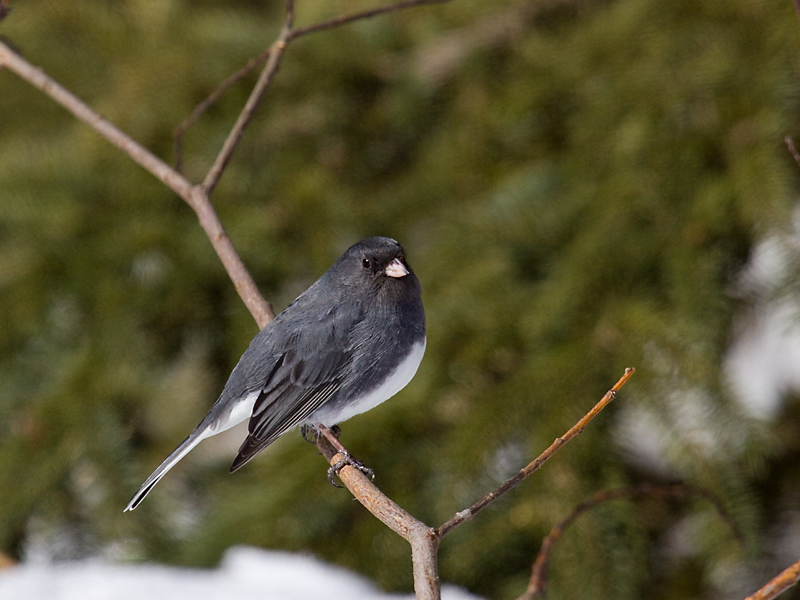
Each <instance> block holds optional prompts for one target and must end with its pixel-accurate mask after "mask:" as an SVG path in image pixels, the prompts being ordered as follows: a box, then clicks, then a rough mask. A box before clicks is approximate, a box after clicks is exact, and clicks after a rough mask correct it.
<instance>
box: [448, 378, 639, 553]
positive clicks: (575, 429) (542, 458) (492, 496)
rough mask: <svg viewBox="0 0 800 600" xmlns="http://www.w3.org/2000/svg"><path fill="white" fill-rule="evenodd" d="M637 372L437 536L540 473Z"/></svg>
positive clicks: (621, 379)
mask: <svg viewBox="0 0 800 600" xmlns="http://www.w3.org/2000/svg"><path fill="white" fill-rule="evenodd" d="M635 371H636V369H632V368H628V369H625V374H624V375H623V376H622V377H621V378H620V380H619V381H617V383H615V384H614V387H612V388H611V389H610V390H609V391H608V392H606V394H605V396H603V398H602V399H601V400H600V401H599V402H598V403H597V404H595V406H594V408H592V410H590V411H589V412H588V413H586V415H585V416H584V417H583V418H582V419H581V420H580V421H578V422H577V423H576V424H575V425H573V426H572V427H571V428H570V430H569V431H567V432H566V433H565V434H564V435H563V436H561V437H559V438H556V439H555V441H553V443H552V444H550V447H549V448H547V450H545V451H544V452H542V453H541V454H540V455H539V456H538V457H537V458H536V459H535V460H534V461H533V462H531V463H530V464H528V465H527V466H526V467H525V468H523V469H520V471H519V472H518V473H517V474H516V475H514V476H513V477H512V478H511V479H509V480H508V481H506V482H505V483H504V484H503V485H501V486H500V487H499V488H497V489H496V490H494V491H493V492H489V493H488V494H486V496H484V497H483V498H481V499H480V500H478V501H477V502H476V503H475V504H473V505H472V506H470V507H469V508H467V509H465V510H462V511H460V512H457V513H456V514H455V515H453V517H452V518H451V519H450V520H449V521H447V522H446V523H444V524H442V525H440V526H439V527H438V528H437V529H436V535H437V536H439V538H443V537H444V536H445V535H447V534H448V533H449V532H450V531H452V530H453V529H455V528H456V527H458V526H459V525H461V524H462V523H463V522H465V521H468V520H470V519H471V518H472V517H474V516H475V515H476V514H477V513H478V512H480V511H481V510H483V509H484V508H486V507H487V506H489V505H490V504H491V503H492V502H494V501H495V500H497V499H498V498H499V497H500V496H502V495H503V494H505V493H506V492H508V491H509V490H511V489H513V488H514V487H516V486H517V485H519V483H520V482H522V481H523V480H525V479H527V478H528V477H530V475H531V474H533V473H535V472H536V471H538V470H539V469H540V468H541V467H542V465H543V464H544V463H545V462H546V461H547V460H548V459H549V458H550V457H552V456H553V454H555V453H556V452H558V450H559V449H560V448H561V447H562V446H563V445H564V444H566V443H567V442H568V441H570V440H571V439H572V438H574V437H575V436H576V435H578V434H579V433H581V432H582V431H583V429H584V427H586V425H588V424H589V422H590V421H591V420H592V419H594V418H595V417H596V416H597V415H598V414H600V411H601V410H603V409H604V408H605V407H606V406H608V404H609V403H610V402H611V401H612V400H613V399H614V398H615V397H616V395H617V392H618V391H619V389H620V388H621V387H622V386H623V385H625V383H626V382H627V381H628V379H630V378H631V376H632V375H633V374H634V372H635Z"/></svg>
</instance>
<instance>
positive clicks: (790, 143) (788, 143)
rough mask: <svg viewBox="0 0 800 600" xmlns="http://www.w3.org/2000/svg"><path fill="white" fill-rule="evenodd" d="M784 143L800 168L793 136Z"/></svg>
mask: <svg viewBox="0 0 800 600" xmlns="http://www.w3.org/2000/svg"><path fill="white" fill-rule="evenodd" d="M798 3H800V0H795V6H796V5H797V4H798ZM783 141H784V142H786V146H787V147H788V148H789V152H791V153H792V156H793V157H794V161H795V162H796V163H797V164H798V166H800V153H798V152H797V148H795V147H794V140H793V139H792V136H790V135H787V136H786V137H785V138H783Z"/></svg>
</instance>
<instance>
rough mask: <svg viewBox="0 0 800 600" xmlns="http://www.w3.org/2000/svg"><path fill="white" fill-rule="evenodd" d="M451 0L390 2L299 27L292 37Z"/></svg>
mask: <svg viewBox="0 0 800 600" xmlns="http://www.w3.org/2000/svg"><path fill="white" fill-rule="evenodd" d="M449 1H450V0H407V1H406V2H398V3H396V4H388V5H386V6H380V7H378V8H372V9H369V10H364V11H361V12H357V13H353V14H351V15H342V16H339V17H335V18H333V19H330V20H329V21H323V22H322V23H316V24H315V25H309V26H307V27H299V28H297V29H295V30H294V31H293V32H292V39H294V38H299V37H301V36H304V35H308V34H309V33H316V32H317V31H323V30H326V29H333V28H334V27H340V26H341V25H347V24H348V23H352V22H353V21H360V20H362V19H369V18H370V17H376V16H378V15H385V14H387V13H392V12H397V11H398V10H404V9H406V8H413V7H415V6H420V5H423V4H444V3H445V2H449Z"/></svg>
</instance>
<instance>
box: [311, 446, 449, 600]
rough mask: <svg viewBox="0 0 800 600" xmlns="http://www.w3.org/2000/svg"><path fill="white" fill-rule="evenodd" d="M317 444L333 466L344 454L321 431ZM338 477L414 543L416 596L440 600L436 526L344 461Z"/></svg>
mask: <svg viewBox="0 0 800 600" xmlns="http://www.w3.org/2000/svg"><path fill="white" fill-rule="evenodd" d="M317 448H319V450H320V452H322V454H323V456H325V458H326V459H327V460H328V463H330V465H331V466H333V465H336V464H337V463H339V461H341V460H342V458H343V456H342V454H340V453H339V452H338V451H337V450H336V449H335V448H334V447H333V446H332V445H331V443H330V442H329V441H328V440H327V439H325V437H323V436H321V435H320V436H318V438H317ZM339 479H341V481H342V483H344V485H345V487H346V488H347V489H348V490H350V493H351V494H353V496H354V497H355V498H356V500H358V501H359V502H360V503H361V504H362V505H364V508H366V509H367V510H368V511H369V512H371V513H372V515H373V516H374V517H375V518H377V519H378V520H379V521H380V522H381V523H383V524H384V525H386V526H387V527H388V528H389V529H391V530H392V531H394V532H395V533H396V534H397V535H399V536H400V537H401V538H403V539H404V540H406V541H407V542H408V543H409V544H410V545H411V560H412V562H413V565H414V591H415V592H416V594H417V600H439V597H440V592H439V573H438V566H437V565H438V561H437V558H436V553H437V550H438V548H439V537H438V536H437V535H436V533H435V531H434V530H433V528H432V527H429V526H428V525H426V524H425V523H423V522H422V521H419V520H417V519H416V518H414V517H413V516H412V515H411V514H409V513H408V512H406V511H405V510H404V509H403V508H402V507H401V506H399V505H398V504H397V503H395V502H394V501H393V500H392V499H391V498H389V497H388V496H386V494H384V493H383V492H382V491H381V490H380V489H378V487H377V486H376V485H375V484H374V483H372V481H370V479H369V478H368V477H367V476H366V475H364V473H362V472H361V471H359V470H358V469H356V468H355V467H352V466H350V465H345V466H344V467H343V468H342V469H341V470H340V471H339Z"/></svg>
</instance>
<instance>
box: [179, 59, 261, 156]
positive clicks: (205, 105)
mask: <svg viewBox="0 0 800 600" xmlns="http://www.w3.org/2000/svg"><path fill="white" fill-rule="evenodd" d="M271 50H272V47H271V46H270V47H269V48H267V49H266V50H264V51H263V52H262V53H261V54H259V55H258V56H255V57H253V58H251V59H250V60H249V61H247V64H246V65H245V66H243V67H242V68H241V69H239V70H238V71H236V72H235V73H233V74H232V75H230V76H228V77H227V78H226V79H225V80H224V81H223V82H222V83H220V84H219V85H218V86H217V89H215V90H214V91H213V92H211V93H210V94H209V95H208V97H206V99H205V100H203V101H202V102H201V103H200V104H198V105H197V106H196V107H195V108H194V110H193V111H192V114H190V115H189V116H188V117H186V118H185V119H184V120H183V122H182V123H181V124H180V125H178V126H177V127H176V128H175V129H174V130H173V131H172V138H173V140H174V148H175V170H176V171H178V172H180V171H181V169H182V165H183V135H184V134H185V133H186V131H188V130H189V129H190V128H191V127H192V126H193V125H194V124H195V123H196V122H197V120H198V119H199V118H200V117H201V116H203V113H205V112H206V111H207V110H208V109H209V108H210V107H211V106H213V105H214V103H216V102H217V100H219V99H220V98H221V97H222V95H223V94H224V93H225V92H227V91H228V89H229V88H230V87H231V86H232V85H233V84H234V83H236V82H238V81H240V80H241V79H243V78H245V77H247V75H249V74H250V72H251V71H252V70H253V69H255V68H256V67H257V66H258V65H260V64H261V63H263V62H264V61H265V60H267V58H269V54H270V51H271Z"/></svg>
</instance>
